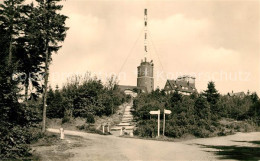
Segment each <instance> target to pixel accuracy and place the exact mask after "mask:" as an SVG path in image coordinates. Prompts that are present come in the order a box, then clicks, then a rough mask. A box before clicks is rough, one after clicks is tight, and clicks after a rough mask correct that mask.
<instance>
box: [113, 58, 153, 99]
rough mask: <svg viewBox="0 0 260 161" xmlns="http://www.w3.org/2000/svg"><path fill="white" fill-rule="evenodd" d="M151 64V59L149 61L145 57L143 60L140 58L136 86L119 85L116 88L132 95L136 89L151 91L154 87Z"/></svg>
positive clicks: (136, 91)
mask: <svg viewBox="0 0 260 161" xmlns="http://www.w3.org/2000/svg"><path fill="white" fill-rule="evenodd" d="M153 66H154V65H153V61H152V60H151V61H150V62H148V61H147V60H146V58H145V59H144V61H143V60H141V64H140V65H139V66H138V67H137V86H129V85H119V86H118V88H119V89H120V90H121V91H124V92H125V94H129V95H132V96H134V95H135V94H134V93H138V91H140V92H147V93H150V92H152V91H153V89H154V78H153Z"/></svg>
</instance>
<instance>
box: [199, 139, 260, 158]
mask: <svg viewBox="0 0 260 161" xmlns="http://www.w3.org/2000/svg"><path fill="white" fill-rule="evenodd" d="M235 142H248V143H252V144H257V145H260V141H235ZM198 145H200V146H202V147H203V148H212V149H217V150H218V151H214V152H213V153H215V154H216V155H218V156H219V159H236V160H260V147H259V146H258V147H248V146H235V145H233V146H214V145H202V144H198ZM207 152H212V151H207Z"/></svg>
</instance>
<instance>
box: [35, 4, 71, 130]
mask: <svg viewBox="0 0 260 161" xmlns="http://www.w3.org/2000/svg"><path fill="white" fill-rule="evenodd" d="M36 1H37V2H38V4H39V6H38V8H37V12H38V20H39V21H37V25H38V30H39V31H40V32H41V35H42V38H43V43H44V44H43V52H44V58H45V63H44V86H43V121H42V132H43V133H44V132H45V123H46V106H47V105H46V98H47V90H48V88H47V87H48V78H49V63H50V61H51V56H52V53H53V52H57V51H58V50H59V49H60V48H61V46H59V44H58V43H59V42H63V41H64V39H65V36H66V30H67V29H68V28H67V27H66V26H65V21H66V19H67V16H65V15H62V14H60V13H57V11H60V10H61V9H62V7H63V6H62V5H57V2H59V1H61V0H36Z"/></svg>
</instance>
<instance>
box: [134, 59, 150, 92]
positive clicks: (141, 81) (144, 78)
mask: <svg viewBox="0 0 260 161" xmlns="http://www.w3.org/2000/svg"><path fill="white" fill-rule="evenodd" d="M137 72H138V76H137V87H141V88H146V91H147V92H148V93H150V92H152V91H153V89H154V78H153V61H152V60H151V61H150V62H147V61H146V58H145V59H144V61H143V60H142V61H141V64H140V66H138V67H137Z"/></svg>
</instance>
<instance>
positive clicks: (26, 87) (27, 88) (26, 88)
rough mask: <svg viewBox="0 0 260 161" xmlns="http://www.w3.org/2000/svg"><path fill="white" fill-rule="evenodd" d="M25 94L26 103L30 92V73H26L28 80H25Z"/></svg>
mask: <svg viewBox="0 0 260 161" xmlns="http://www.w3.org/2000/svg"><path fill="white" fill-rule="evenodd" d="M24 86H25V93H24V97H25V101H26V102H27V101H28V90H29V73H26V78H25V83H24Z"/></svg>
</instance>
